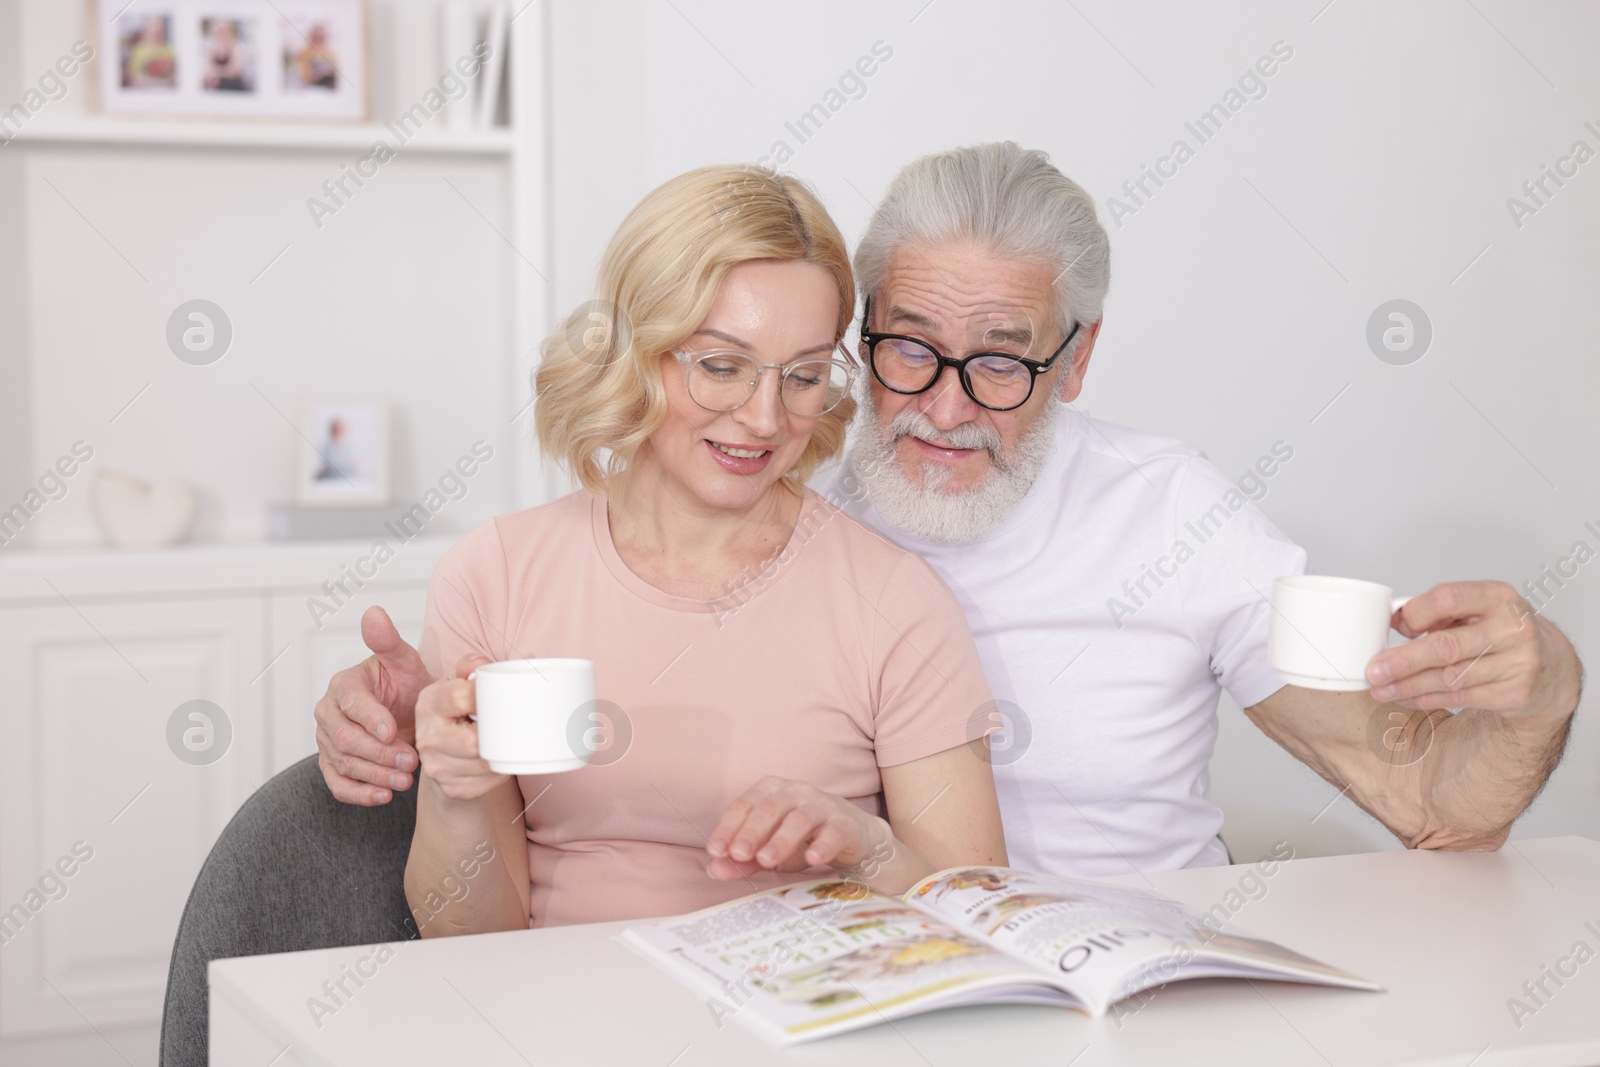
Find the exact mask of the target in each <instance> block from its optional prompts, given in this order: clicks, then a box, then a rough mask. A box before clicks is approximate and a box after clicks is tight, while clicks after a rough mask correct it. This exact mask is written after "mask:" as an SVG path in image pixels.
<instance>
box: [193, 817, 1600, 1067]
mask: <svg viewBox="0 0 1600 1067" xmlns="http://www.w3.org/2000/svg"><path fill="white" fill-rule="evenodd" d="M1251 870H1252V868H1249V867H1245V866H1236V867H1215V868H1209V869H1203V870H1188V871H1173V872H1168V873H1164V874H1153V875H1150V876H1149V884H1151V885H1153V886H1154V887H1155V888H1156V890H1157V891H1159V892H1162V893H1165V894H1167V895H1168V896H1171V897H1175V898H1177V899H1178V900H1181V901H1183V902H1184V903H1186V904H1188V905H1189V906H1191V907H1193V908H1195V909H1196V910H1201V911H1204V910H1207V909H1209V908H1211V907H1212V906H1213V905H1214V904H1217V903H1219V902H1224V901H1226V900H1227V899H1228V896H1227V895H1228V893H1229V891H1230V890H1235V889H1240V888H1241V884H1240V881H1241V879H1242V878H1245V877H1246V875H1248V874H1249V872H1250V871H1251ZM1113 880H1114V881H1121V882H1124V883H1126V884H1138V885H1142V884H1145V881H1144V879H1143V878H1141V877H1140V876H1137V875H1135V876H1132V877H1129V878H1122V879H1113ZM1263 882H1264V885H1265V887H1266V891H1265V894H1264V895H1262V894H1260V893H1259V891H1258V892H1257V896H1258V898H1259V899H1255V900H1249V901H1248V902H1247V903H1245V904H1244V905H1243V907H1242V908H1241V909H1240V910H1239V911H1238V912H1237V913H1236V914H1235V915H1234V917H1233V919H1232V920H1231V922H1230V926H1229V928H1230V929H1232V928H1235V927H1237V928H1240V929H1245V930H1248V931H1250V932H1254V933H1259V934H1261V935H1264V936H1266V937H1269V938H1273V939H1276V940H1280V941H1282V942H1284V943H1286V944H1287V945H1289V946H1290V947H1292V948H1295V949H1298V950H1300V951H1302V952H1305V953H1306V954H1308V955H1310V956H1313V957H1316V958H1318V959H1322V960H1325V961H1327V962H1329V963H1333V964H1336V965H1338V966H1342V967H1344V968H1346V969H1348V970H1352V971H1354V972H1356V973H1357V974H1360V975H1362V976H1364V977H1367V978H1371V979H1373V980H1375V981H1378V982H1380V983H1382V984H1383V985H1385V986H1386V987H1387V988H1388V992H1384V993H1363V992H1354V991H1344V990H1332V989H1325V988H1317V987H1310V986H1289V985H1281V984H1275V983H1270V982H1257V983H1254V986H1252V985H1251V984H1249V983H1246V982H1243V981H1237V980H1232V981H1230V980H1221V979H1206V980H1198V981H1193V982H1183V983H1176V984H1174V985H1171V986H1169V987H1167V988H1166V989H1163V990H1160V991H1159V992H1158V993H1157V994H1156V995H1155V996H1154V997H1153V998H1152V999H1151V1000H1150V1001H1149V1002H1148V1003H1147V1004H1145V1005H1144V1006H1143V1007H1141V1008H1140V1009H1139V1010H1138V1012H1137V1013H1136V1014H1128V1015H1125V1016H1123V1017H1121V1018H1118V1017H1116V1016H1107V1017H1105V1018H1102V1019H1090V1018H1088V1017H1086V1016H1083V1015H1080V1014H1078V1013H1076V1012H1072V1011H1067V1010H1064V1009H1055V1008H1046V1007H1022V1006H998V1007H977V1008H959V1009H954V1010H949V1011H944V1012H938V1013H934V1014H931V1015H924V1016H918V1017H915V1018H911V1019H904V1020H900V1021H897V1022H896V1023H894V1024H892V1025H878V1026H875V1027H872V1028H870V1029H868V1030H863V1031H859V1032H857V1033H854V1034H847V1035H842V1036H840V1037H834V1038H826V1039H823V1040H821V1041H816V1042H813V1043H811V1044H809V1045H802V1046H799V1047H797V1048H793V1049H788V1050H785V1051H778V1050H775V1049H772V1048H770V1047H769V1046H767V1045H766V1044H765V1043H764V1042H762V1041H761V1040H760V1039H759V1038H757V1037H756V1036H754V1035H753V1034H752V1033H751V1032H749V1031H748V1030H746V1029H744V1028H743V1027H742V1026H740V1025H738V1024H737V1023H736V1022H726V1023H725V1024H724V1026H723V1027H722V1029H720V1030H719V1029H717V1027H716V1026H715V1024H714V1023H713V1020H712V1016H711V1013H710V1011H709V1010H708V1008H707V1007H706V1005H705V1004H704V1003H703V1002H702V1001H701V1000H700V999H699V998H697V997H696V996H695V995H694V994H692V993H690V992H689V991H688V990H687V989H685V988H683V987H681V986H679V985H678V984H677V983H676V982H674V981H673V980H672V979H670V978H668V977H667V976H666V975H665V974H663V973H662V972H660V971H658V970H657V969H656V968H655V967H654V966H652V965H651V964H649V963H648V962H646V961H645V960H643V959H642V958H640V957H638V956H635V955H634V954H633V953H632V952H631V951H629V950H628V949H626V948H624V947H623V946H621V945H619V944H617V943H615V942H614V941H613V940H611V938H612V935H613V934H615V933H616V932H618V931H619V930H621V929H622V928H623V927H624V926H626V925H629V924H627V923H600V924H595V925H592V926H569V927H558V928H555V929H550V930H531V931H526V932H522V931H518V932H515V933H506V934H487V935H482V936H477V937H460V938H449V939H444V940H433V941H419V942H407V943H402V944H399V945H394V946H391V948H392V951H393V956H392V958H389V959H388V960H387V961H386V962H384V963H381V964H376V963H375V962H373V961H371V960H370V959H369V962H368V963H366V964H364V965H363V969H364V970H366V971H368V972H371V971H373V970H374V969H375V970H376V973H375V974H373V976H372V977H370V978H366V979H363V981H364V984H363V985H362V986H360V987H359V988H358V987H356V986H355V985H354V983H353V982H350V981H349V980H347V981H346V988H348V989H350V990H351V991H352V993H353V995H352V996H350V997H349V998H348V999H347V1000H345V1001H344V1003H343V1004H342V1006H339V1007H338V1010H337V1011H336V1012H335V1013H334V1014H332V1015H326V1016H324V1017H322V1018H321V1020H320V1026H319V1025H318V1024H317V1022H315V1021H314V1020H313V1016H312V1012H311V1011H310V1009H309V1008H308V1005H307V1001H308V998H310V997H312V996H321V995H323V994H322V985H323V983H324V982H325V981H328V980H334V979H338V978H339V977H340V975H341V973H343V971H342V969H343V968H345V967H349V968H352V969H353V968H355V967H356V965H357V963H358V961H360V960H361V959H362V958H363V957H370V956H371V955H372V953H373V949H371V948H367V949H359V948H343V949H325V950H318V951H314V952H296V953H285V954H282V955H275V956H255V957H247V958H243V959H234V960H222V961H218V962H215V963H213V964H211V972H210V980H211V1053H212V1058H211V1062H212V1064H213V1065H214V1067H266V1065H267V1064H269V1063H270V1064H272V1067H291V1065H301V1067H309V1065H312V1064H321V1065H327V1067H344V1065H347V1064H351V1065H354V1064H362V1065H366V1064H383V1065H398V1064H427V1065H429V1067H433V1065H440V1064H471V1065H473V1067H502V1065H504V1067H525V1065H527V1064H535V1065H537V1067H545V1065H547V1064H583V1065H589V1064H630V1065H632V1064H639V1065H644V1067H668V1065H671V1067H701V1065H713V1064H726V1065H739V1067H744V1065H748V1064H767V1063H790V1064H829V1065H833V1067H844V1065H849V1064H871V1065H872V1067H899V1065H906V1067H928V1065H939V1067H942V1065H945V1064H949V1065H952V1067H955V1065H960V1067H970V1065H972V1064H980V1063H982V1064H1001V1065H1010V1064H1016V1065H1018V1067H1024V1065H1029V1067H1031V1065H1033V1064H1057V1065H1065V1064H1072V1065H1073V1067H1102V1065H1111V1064H1185V1065H1188V1064H1219V1065H1221V1064H1226V1065H1229V1067H1237V1065H1242V1064H1256V1063H1259V1064H1272V1065H1274V1067H1296V1065H1301V1064H1305V1065H1308V1067H1330V1065H1337V1067H1346V1065H1354V1064H1428V1065H1440V1067H1443V1065H1446V1064H1449V1065H1453V1067H1468V1065H1469V1064H1470V1065H1471V1067H1494V1065H1510V1064H1515V1065H1518V1067H1540V1065H1557V1064H1562V1065H1565V1064H1573V1065H1577V1064H1597V1063H1600V842H1595V841H1590V840H1586V839H1584V838H1577V837H1561V838H1543V839H1538V840H1530V841H1518V842H1514V843H1513V845H1511V846H1508V847H1506V848H1504V849H1502V850H1501V851H1499V852H1497V853H1486V854H1463V853H1444V852H1380V853H1373V854H1369V855H1358V856H1339V857H1331V858H1326V859H1302V860H1293V861H1290V862H1288V863H1285V864H1282V865H1281V866H1279V867H1278V868H1277V870H1276V871H1275V873H1274V874H1273V876H1272V877H1270V878H1267V879H1264V880H1263ZM1254 885H1255V883H1254V882H1247V883H1246V884H1245V886H1244V887H1243V888H1245V889H1249V888H1252V887H1253V886H1254ZM1233 899H1234V900H1236V901H1237V900H1238V899H1239V898H1238V897H1235V898H1233ZM1586 924H1592V926H1591V925H1586ZM1580 941H1581V942H1585V943H1586V944H1587V945H1588V947H1589V949H1590V950H1593V951H1594V952H1595V953H1596V956H1595V958H1593V959H1590V960H1588V961H1587V962H1585V963H1583V964H1582V965H1581V966H1578V967H1577V973H1576V974H1575V975H1573V976H1572V977H1570V978H1564V979H1562V981H1563V982H1564V983H1565V984H1564V985H1563V986H1562V987H1560V988H1557V987H1556V985H1555V984H1554V982H1552V981H1550V980H1549V979H1548V978H1547V979H1545V985H1546V988H1547V989H1548V990H1549V991H1550V992H1551V994H1552V995H1551V996H1549V997H1548V998H1545V997H1541V999H1542V1000H1543V1004H1542V1005H1537V1006H1536V1005H1535V1004H1534V1003H1533V1001H1531V1000H1527V997H1526V995H1525V994H1524V993H1523V991H1522V984H1523V982H1524V981H1528V980H1533V981H1538V980H1539V979H1540V977H1541V971H1542V969H1543V968H1545V967H1547V966H1548V967H1550V968H1552V969H1554V968H1556V967H1557V965H1558V962H1559V961H1560V960H1562V959H1563V958H1564V957H1570V954H1571V953H1572V951H1573V949H1574V946H1575V945H1576V944H1577V943H1578V942H1580ZM1574 963H1575V961H1573V962H1569V963H1568V964H1567V965H1566V969H1567V970H1568V971H1569V972H1570V971H1571V970H1572V967H1573V965H1574ZM1511 997H1518V998H1522V999H1523V1000H1525V1001H1526V1002H1527V1003H1528V1005H1529V1006H1530V1007H1537V1010H1536V1011H1535V1012H1534V1014H1532V1015H1526V1016H1524V1017H1523V1018H1522V1019H1521V1020H1520V1022H1521V1025H1520V1027H1519V1026H1518V1025H1517V1024H1516V1022H1514V1021H1513V1018H1512V1014H1511V1011H1510V1008H1509V1007H1508V1004H1507V1001H1508V998H1511ZM329 1003H331V1001H330V1002H329ZM274 1057H278V1058H277V1059H274Z"/></svg>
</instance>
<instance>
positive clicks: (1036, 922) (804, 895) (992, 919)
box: [619, 867, 1380, 1046]
mask: <svg viewBox="0 0 1600 1067" xmlns="http://www.w3.org/2000/svg"><path fill="white" fill-rule="evenodd" d="M619 940H621V941H622V942H623V943H624V944H626V945H628V946H629V947H631V948H633V949H634V950H635V951H638V952H639V953H641V954H642V955H644V956H646V957H647V958H649V959H651V960H653V961H654V962H655V963H657V964H658V965H659V966H661V967H662V968H663V969H664V970H666V971H667V972H668V973H669V974H671V975H673V976H674V977H675V978H677V979H678V980H679V981H682V982H684V983H685V984H687V985H689V986H690V987H691V988H693V989H695V990H696V991H697V992H699V993H701V994H702V995H704V996H705V997H706V1004H707V1007H708V1008H709V1009H710V1011H711V1014H712V1016H713V1017H714V1018H715V1019H716V1020H717V1022H718V1025H719V1026H720V1025H721V1024H722V1021H723V1019H725V1018H727V1017H730V1016H731V1017H735V1018H737V1019H738V1020H739V1021H740V1022H743V1023H744V1024H746V1025H748V1026H750V1027H752V1028H754V1029H755V1030H756V1031H757V1032H758V1033H760V1034H761V1035H762V1036H764V1037H766V1038H767V1039H768V1040H769V1041H771V1042H772V1043H773V1044H776V1045H780V1046H781V1045H792V1044H795V1043H797V1042H800V1041H808V1040H811V1039H812V1038H817V1037H825V1036H827V1035H829V1034H837V1033H842V1032H844V1031H847V1030H855V1029H859V1028H860V1027H864V1026H870V1025H872V1024H874V1023H878V1022H882V1021H884V1020H887V1019H894V1018H899V1017H901V1016H905V1015H915V1014H919V1013H921V1012H925V1011H931V1010H933V1009H935V1008H942V1007H948V1006H952V1005H964V1004H1053V1005H1058V1006H1063V1007H1070V1008H1076V1009H1078V1010H1081V1011H1086V1012H1088V1013H1090V1014H1092V1015H1104V1014H1105V1013H1106V1011H1107V1009H1108V1008H1109V1007H1110V1006H1111V1005H1113V1004H1115V1003H1116V1002H1117V1001H1119V1000H1122V999H1123V998H1125V997H1129V996H1132V995H1133V994H1135V993H1138V992H1140V991H1142V990H1145V989H1150V988H1152V987H1155V986H1159V985H1163V984H1165V983H1167V982H1171V981H1175V980H1178V979H1183V978H1204V977H1235V978H1264V979H1276V980H1281V981H1292V982H1312V983H1317V984H1320V985H1330V986H1342V987H1345V988H1348V989H1368V990H1376V989H1379V988H1380V987H1379V986H1377V985H1375V984H1373V983H1372V982H1369V981H1366V980H1365V979H1363V978H1358V977H1356V976H1355V975H1353V974H1349V973H1347V972H1345V971H1341V970H1339V969H1337V968H1335V967H1330V966H1328V965H1327V964H1324V963H1319V962H1317V961H1316V960H1313V959H1309V958H1307V957H1305V956H1302V955H1300V954H1299V953H1297V952H1292V951H1290V950H1289V949H1286V948H1284V947H1282V946H1281V945H1277V944H1274V943H1273V942H1271V941H1263V940H1259V939H1257V938H1253V937H1242V936H1240V935H1239V934H1236V933H1223V932H1221V931H1220V930H1218V929H1215V928H1214V926H1209V925H1207V924H1206V923H1205V922H1204V921H1203V920H1202V919H1201V917H1200V916H1198V915H1196V914H1195V913H1193V912H1191V911H1189V910H1188V909H1186V908H1184V907H1183V906H1182V905H1181V904H1179V903H1178V902H1177V901H1174V900H1168V899H1167V898H1165V897H1160V896H1156V895H1155V894H1153V893H1146V892H1144V891H1142V890H1139V889H1129V888H1125V887H1122V886H1112V885H1105V884H1103V883H1100V882H1087V881H1081V880H1078V879H1074V878H1058V877H1054V876H1051V875H1044V874H1034V873H1031V872H1028V871H1019V870H1015V869H1013V868H1009V867H959V868H955V869H952V870H947V871H940V872H939V873H938V874H935V875H932V876H930V877H928V878H925V879H923V880H922V881H921V882H918V883H917V884H916V885H914V886H912V887H911V889H910V890H909V891H908V892H907V893H906V894H905V896H903V897H889V896H882V895H880V894H877V893H874V892H872V891H871V890H869V889H868V888H867V887H866V886H864V885H862V884H861V883H859V882H846V881H820V882H800V883H796V884H794V885H789V886H783V887H780V888H778V889H769V890H767V891H766V892H764V893H756V894H754V895H752V896H748V897H743V898H741V899H739V900H735V901H730V902H729V903H727V904H719V905H717V906H715V907H711V908H706V909H705V910H703V911H697V912H692V913H691V914H688V915H684V916H680V917H679V918H675V919H664V920H661V921H660V922H656V923H652V924H650V925H648V926H635V927H630V928H629V929H627V930H626V931H624V932H623V933H622V934H621V935H620V936H619Z"/></svg>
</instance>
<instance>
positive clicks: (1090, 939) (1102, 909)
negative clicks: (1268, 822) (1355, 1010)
mask: <svg viewBox="0 0 1600 1067" xmlns="http://www.w3.org/2000/svg"><path fill="white" fill-rule="evenodd" d="M905 899H906V900H907V901H915V902H917V903H920V904H921V905H922V906H923V907H925V908H929V909H931V910H932V911H934V912H935V913H937V914H939V915H941V916H943V917H945V918H946V919H948V920H949V921H950V923H951V925H952V926H954V927H956V928H957V929H958V930H962V931H964V932H966V933H967V934H969V935H971V936H974V937H976V938H979V939H982V940H984V941H987V942H989V943H990V944H992V945H993V946H994V947H995V948H998V949H1000V950H1001V951H1003V952H1005V953H1007V954H1009V955H1011V956H1013V957H1015V958H1016V959H1018V960H1019V961H1026V962H1027V963H1029V964H1032V965H1033V966H1035V967H1037V968H1038V969H1039V970H1040V971H1041V972H1043V973H1044V974H1048V975H1051V976H1054V977H1056V978H1058V979H1059V980H1060V981H1061V982H1062V985H1063V987H1064V988H1066V989H1069V990H1071V991H1072V992H1073V993H1074V994H1075V995H1076V996H1077V997H1078V998H1079V999H1080V1000H1082V1001H1083V1002H1084V1003H1085V1004H1086V1005H1087V1006H1088V1007H1089V1009H1090V1010H1091V1011H1093V1012H1095V1013H1096V1014H1099V1013H1101V1012H1103V1011H1104V1010H1105V1008H1106V1007H1107V1006H1109V1005H1110V1004H1111V1003H1114V1002H1115V1001H1117V1000H1120V999H1121V998H1123V997H1125V996H1129V995H1131V994H1132V993H1134V992H1137V991H1138V990H1140V989H1146V988H1149V987H1151V986H1155V985H1160V984H1162V983H1164V982H1169V981H1173V980H1175V979H1180V978H1199V977H1205V976H1241V977H1245V976H1248V977H1263V978H1291V979H1296V980H1301V981H1312V982H1320V983H1323V984H1329V985H1341V986H1347V987H1350V988H1358V989H1377V988H1378V987H1377V986H1376V985H1374V984H1373V983H1371V982H1368V981H1366V980H1364V979H1362V978H1358V977H1357V976H1355V975H1353V974H1349V973H1348V972H1345V971H1341V970H1339V969H1338V968H1335V967H1330V966H1328V965H1327V964H1324V963H1320V962H1318V961H1316V960H1313V959H1310V958H1309V957H1307V956H1303V955H1301V954H1300V953H1298V952H1294V951H1292V950H1290V949H1287V948H1284V947H1283V946H1281V945H1278V944H1276V943H1274V942H1271V941H1266V940H1263V939H1260V938H1254V937H1247V936H1244V935H1242V934H1239V933H1236V932H1235V933H1223V932H1221V931H1220V930H1217V929H1215V928H1214V927H1212V926H1208V925H1206V924H1205V923H1204V922H1203V921H1202V920H1201V918H1200V916H1198V915H1196V914H1195V913H1193V912H1191V911H1189V910H1188V909H1187V908H1185V907H1184V906H1183V905H1181V904H1179V903H1178V902H1177V901H1174V900H1170V899H1168V898H1166V897H1162V896H1158V895H1156V894H1154V893H1148V892H1145V891H1144V890H1140V889H1132V888H1128V887H1125V886H1114V885H1105V884H1103V883H1100V882H1090V881H1083V880H1080V879H1075V878H1062V877H1057V876H1054V875H1045V874H1035V873H1032V872H1028V871H1020V870H1015V869H1012V868H1006V867H968V868H959V869H956V870H951V871H941V872H939V873H938V874H935V875H933V876H931V877H929V878H926V879H924V880H923V881H922V882H920V883H918V884H917V885H915V886H913V887H912V888H911V890H910V891H909V892H907V893H906V895H905Z"/></svg>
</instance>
